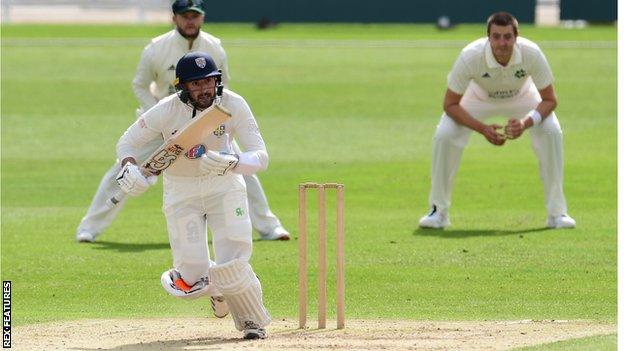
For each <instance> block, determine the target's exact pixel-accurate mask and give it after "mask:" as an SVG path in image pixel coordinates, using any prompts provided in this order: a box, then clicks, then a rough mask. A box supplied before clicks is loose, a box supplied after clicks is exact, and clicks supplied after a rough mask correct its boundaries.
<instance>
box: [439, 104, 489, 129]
mask: <svg viewBox="0 0 624 351" xmlns="http://www.w3.org/2000/svg"><path fill="white" fill-rule="evenodd" d="M444 112H446V114H447V115H448V116H449V117H451V118H452V119H453V120H454V121H455V122H457V123H459V124H461V125H463V126H466V127H468V128H470V129H472V130H474V131H476V132H478V133H481V131H482V130H483V127H484V124H483V123H481V122H480V121H479V120H477V119H475V118H474V117H472V116H471V115H470V113H468V111H466V109H464V108H463V107H461V106H460V105H459V104H452V105H448V106H444Z"/></svg>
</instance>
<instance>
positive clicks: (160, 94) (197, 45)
mask: <svg viewBox="0 0 624 351" xmlns="http://www.w3.org/2000/svg"><path fill="white" fill-rule="evenodd" d="M191 51H201V52H205V53H207V54H208V55H210V56H211V57H212V59H213V60H214V61H215V64H216V65H217V68H219V69H220V70H221V72H222V81H223V84H224V85H225V86H226V87H227V83H228V82H229V80H230V74H229V71H228V66H227V56H226V55H225V50H224V49H223V47H222V46H221V40H219V38H217V37H214V36H212V35H210V34H208V33H206V32H203V31H199V35H198V36H197V38H195V40H193V44H192V46H191V47H190V48H189V41H188V40H187V39H186V38H184V37H183V36H182V35H180V33H179V32H178V31H177V30H176V29H173V30H171V31H169V32H167V33H165V34H163V35H161V36H158V37H156V38H154V39H152V41H151V42H150V43H149V44H148V45H147V46H146V47H145V49H143V53H142V54H141V60H140V61H139V65H138V67H137V70H136V74H135V76H134V80H133V81H132V89H133V90H134V94H135V95H136V97H137V99H138V100H139V104H140V105H141V109H142V111H143V112H145V111H147V110H148V109H150V108H151V107H152V106H154V105H156V102H158V100H160V99H162V98H164V97H166V96H169V95H171V94H173V93H175V87H174V85H173V83H174V81H175V67H176V64H177V63H178V60H180V58H182V56H184V55H185V54H187V53H189V52H191ZM152 82H154V83H155V84H154V88H153V89H154V90H153V91H150V84H152Z"/></svg>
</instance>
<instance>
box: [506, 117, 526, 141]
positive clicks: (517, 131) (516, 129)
mask: <svg viewBox="0 0 624 351" xmlns="http://www.w3.org/2000/svg"><path fill="white" fill-rule="evenodd" d="M524 127H525V126H524V123H523V122H522V121H521V120H519V119H517V118H512V119H510V120H509V121H508V122H507V125H506V126H505V136H506V137H507V139H517V138H519V137H520V136H521V135H522V132H524V129H525V128H524Z"/></svg>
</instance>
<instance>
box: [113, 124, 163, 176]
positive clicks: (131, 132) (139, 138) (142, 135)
mask: <svg viewBox="0 0 624 351" xmlns="http://www.w3.org/2000/svg"><path fill="white" fill-rule="evenodd" d="M150 116H151V115H150V113H149V112H148V113H147V114H145V115H143V116H142V117H140V118H139V119H138V120H136V121H135V122H134V123H133V124H132V125H131V126H130V127H129V128H128V129H127V130H126V131H125V132H124V134H123V135H122V136H121V138H119V141H118V142H117V158H118V159H119V160H121V165H122V166H123V165H125V164H126V163H128V162H130V163H133V164H137V161H136V156H137V155H138V154H139V152H138V149H140V148H141V147H142V146H143V145H145V144H146V143H148V142H150V141H151V140H154V139H158V138H161V137H162V134H161V132H160V131H159V130H158V129H156V128H154V127H150V126H148V123H149V118H150Z"/></svg>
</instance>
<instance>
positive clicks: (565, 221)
mask: <svg viewBox="0 0 624 351" xmlns="http://www.w3.org/2000/svg"><path fill="white" fill-rule="evenodd" d="M546 226H547V227H548V228H554V229H561V228H565V229H571V228H575V227H576V221H575V220H574V218H572V217H570V216H568V215H567V214H562V215H560V216H548V220H547V221H546Z"/></svg>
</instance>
